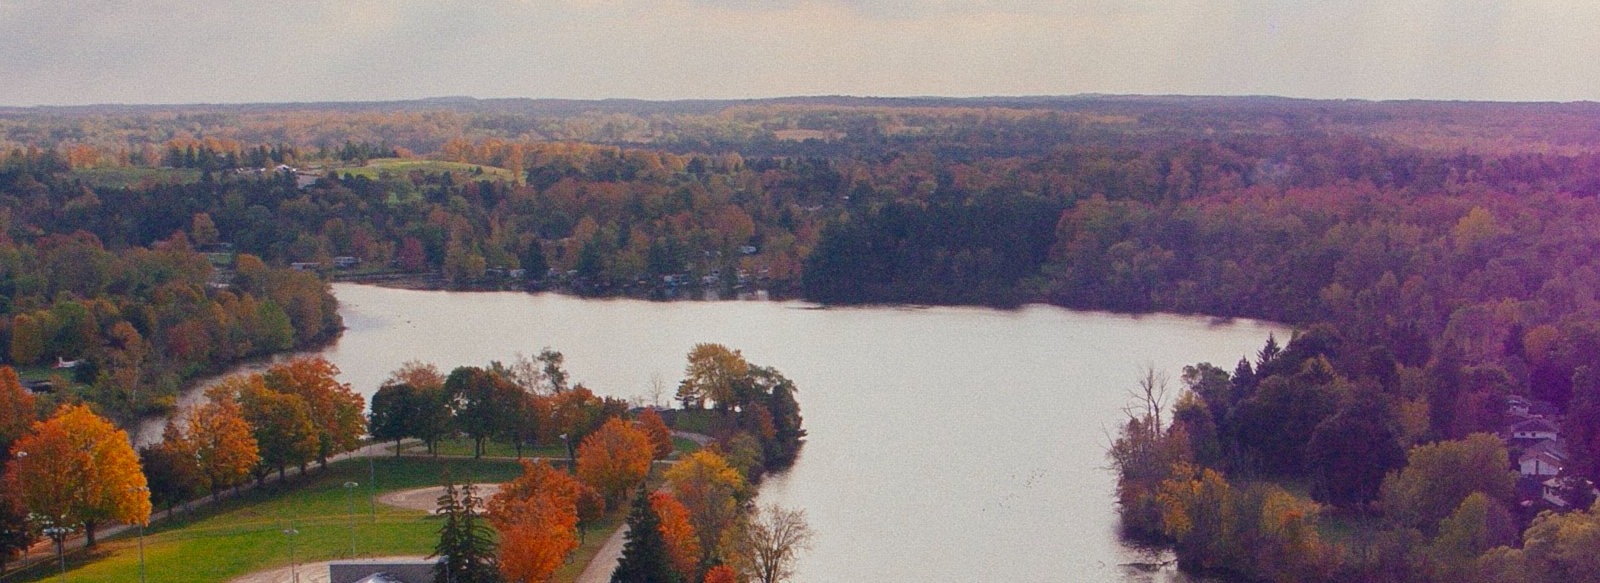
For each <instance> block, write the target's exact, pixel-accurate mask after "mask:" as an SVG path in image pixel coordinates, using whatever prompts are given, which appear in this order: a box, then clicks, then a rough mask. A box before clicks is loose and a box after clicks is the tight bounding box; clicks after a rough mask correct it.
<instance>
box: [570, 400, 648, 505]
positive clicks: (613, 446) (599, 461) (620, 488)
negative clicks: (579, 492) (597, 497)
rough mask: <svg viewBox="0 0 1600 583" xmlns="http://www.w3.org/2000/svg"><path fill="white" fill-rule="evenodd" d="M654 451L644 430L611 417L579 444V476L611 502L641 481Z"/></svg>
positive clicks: (620, 498)
mask: <svg viewBox="0 0 1600 583" xmlns="http://www.w3.org/2000/svg"><path fill="white" fill-rule="evenodd" d="M654 452H655V449H654V448H653V447H651V445H650V438H649V437H648V436H646V435H645V434H644V432H642V431H639V430H638V429H634V428H633V427H631V426H629V425H628V423H627V422H625V421H623V420H621V419H617V418H612V419H610V420H607V421H606V424H605V425H602V426H600V430H599V431H596V432H594V433H593V434H590V435H589V437H587V438H585V439H584V440H583V445H580V446H579V447H578V478H579V479H581V480H583V482H584V483H585V484H588V485H589V486H591V487H593V488H594V489H595V490H597V491H599V492H600V494H601V495H603V496H605V498H606V503H607V504H612V505H614V504H616V503H617V502H618V501H620V500H622V498H623V496H626V495H627V494H628V491H629V490H631V489H633V488H634V487H636V486H638V485H639V483H640V482H643V481H644V478H645V476H646V475H647V474H649V473H650V459H651V457H652V456H653V454H654Z"/></svg>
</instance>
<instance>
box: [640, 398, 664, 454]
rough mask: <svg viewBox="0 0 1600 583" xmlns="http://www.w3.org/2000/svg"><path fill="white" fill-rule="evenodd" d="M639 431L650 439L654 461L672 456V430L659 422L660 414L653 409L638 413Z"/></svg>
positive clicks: (662, 422)
mask: <svg viewBox="0 0 1600 583" xmlns="http://www.w3.org/2000/svg"><path fill="white" fill-rule="evenodd" d="M637 421H638V425H639V430H640V431H643V432H644V434H645V435H646V436H647V437H649V438H650V446H651V447H652V448H654V449H653V450H652V452H653V455H654V457H655V459H658V460H664V459H667V456H669V455H672V449H673V446H672V430H671V429H668V428H667V422H666V421H662V420H661V414H660V413H656V411H655V409H645V410H644V412H642V413H639V419H638V420H637Z"/></svg>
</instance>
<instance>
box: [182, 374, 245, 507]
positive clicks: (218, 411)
mask: <svg viewBox="0 0 1600 583" xmlns="http://www.w3.org/2000/svg"><path fill="white" fill-rule="evenodd" d="M188 440H189V441H190V443H192V444H193V445H192V446H191V448H190V449H192V450H193V452H194V455H195V459H196V460H197V461H198V462H199V468H200V472H201V473H202V475H204V476H205V478H206V487H207V488H209V489H210V490H211V494H212V496H213V497H214V496H216V494H217V492H218V491H220V490H223V489H225V488H231V487H233V486H236V485H238V484H240V483H242V482H244V480H245V478H247V477H249V476H250V470H251V469H252V468H254V467H255V466H256V464H257V463H259V462H260V461H261V455H260V450H259V449H258V447H257V445H256V438H255V436H254V435H252V433H251V427H250V424H249V423H248V422H246V421H245V419H244V410H243V408H242V407H240V406H239V403H238V402H236V401H234V400H233V399H231V398H225V399H221V400H214V401H211V402H209V403H206V404H204V405H201V406H199V407H197V408H195V409H193V410H192V411H191V412H190V414H189V431H188Z"/></svg>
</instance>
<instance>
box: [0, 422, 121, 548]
mask: <svg viewBox="0 0 1600 583" xmlns="http://www.w3.org/2000/svg"><path fill="white" fill-rule="evenodd" d="M12 449H13V451H17V452H27V454H28V455H26V456H22V457H17V458H14V459H13V460H12V462H11V470H10V471H7V472H6V478H7V480H9V482H8V483H7V485H6V491H8V492H10V493H11V495H12V496H15V497H16V499H17V500H18V501H19V502H21V504H22V506H24V507H26V508H28V509H29V511H31V512H33V513H35V514H38V515H40V516H44V517H46V519H47V520H49V521H50V522H52V523H54V524H55V525H58V526H67V527H82V528H83V530H84V534H85V536H86V537H87V540H88V545H89V546H94V542H95V539H94V534H95V529H96V527H97V526H98V525H99V524H100V523H101V522H103V521H106V520H114V521H117V522H121V523H123V524H133V523H138V522H143V521H146V520H149V517H150V493H149V490H148V489H147V488H146V486H147V484H146V482H145V477H144V473H143V472H142V471H141V470H140V468H139V456H138V454H136V453H134V451H133V446H131V445H129V443H128V434H127V433H126V432H124V431H122V430H121V429H117V428H116V426H114V425H112V424H111V422H110V421H106V420H105V419H104V418H102V417H100V416H99V415H95V414H94V412H93V411H90V410H89V408H88V407H87V406H85V405H63V406H62V407H61V408H60V409H58V410H57V411H56V414H55V416H53V417H51V418H50V419H49V420H47V421H43V422H39V423H36V424H34V426H33V431H32V432H30V433H29V434H28V435H26V436H24V437H23V438H22V439H20V440H18V441H17V442H16V443H15V444H14V447H13V448H12Z"/></svg>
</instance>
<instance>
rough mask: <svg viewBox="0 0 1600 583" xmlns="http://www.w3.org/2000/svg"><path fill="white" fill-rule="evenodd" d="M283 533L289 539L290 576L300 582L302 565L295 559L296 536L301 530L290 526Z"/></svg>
mask: <svg viewBox="0 0 1600 583" xmlns="http://www.w3.org/2000/svg"><path fill="white" fill-rule="evenodd" d="M283 534H284V536H285V537H287V538H288V539H289V576H290V577H291V578H293V579H294V583H300V565H299V564H298V563H295V561H294V537H295V535H297V534H300V531H298V530H295V529H294V527H293V526H290V527H289V528H285V529H283Z"/></svg>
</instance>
